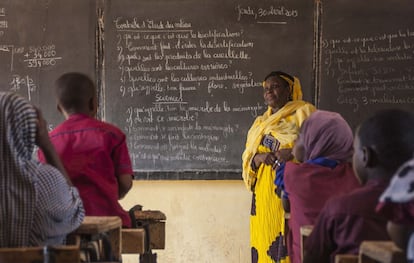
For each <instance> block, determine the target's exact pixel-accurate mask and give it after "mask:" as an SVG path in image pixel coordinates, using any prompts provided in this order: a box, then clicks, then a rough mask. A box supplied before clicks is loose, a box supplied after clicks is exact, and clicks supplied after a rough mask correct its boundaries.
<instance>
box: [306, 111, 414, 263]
mask: <svg viewBox="0 0 414 263" xmlns="http://www.w3.org/2000/svg"><path fill="white" fill-rule="evenodd" d="M413 124H414V115H413V114H411V113H409V112H405V111H401V110H385V111H380V112H378V113H376V114H375V115H373V116H372V117H371V118H368V119H367V120H365V121H364V122H363V123H362V124H361V125H360V127H359V128H358V129H357V131H356V135H355V140H354V155H353V165H354V170H355V173H356V175H357V176H358V178H359V180H360V181H361V183H362V185H363V186H362V187H361V188H359V189H357V190H355V191H353V192H351V193H349V194H347V195H343V196H340V197H336V198H332V199H330V200H329V201H328V202H327V203H326V204H325V206H324V208H323V209H322V211H321V214H320V216H319V218H318V220H317V222H316V224H315V227H314V229H313V231H312V234H311V235H310V236H309V238H308V239H307V241H306V244H305V249H306V252H305V258H304V262H305V263H311V262H321V263H323V262H334V258H335V255H336V254H342V253H344V254H356V253H358V250H359V246H360V244H361V242H362V241H363V240H385V239H389V236H388V234H387V231H386V223H387V219H386V218H385V217H384V216H381V215H379V214H377V213H376V212H375V207H376V205H377V202H378V198H379V196H380V195H381V193H382V192H383V191H384V189H385V188H386V187H387V185H388V183H389V180H390V178H391V176H392V175H393V174H394V172H395V171H396V170H397V169H398V167H399V166H400V165H401V164H402V163H404V162H405V161H406V160H408V159H410V158H411V156H412V153H413V151H414V133H413V132H412V130H413V129H412V128H413V127H412V126H413Z"/></svg>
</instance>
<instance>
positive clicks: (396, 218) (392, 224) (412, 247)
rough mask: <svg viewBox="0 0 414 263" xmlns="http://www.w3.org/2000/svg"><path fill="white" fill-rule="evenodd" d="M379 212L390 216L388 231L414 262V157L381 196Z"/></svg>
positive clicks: (399, 171) (408, 258)
mask: <svg viewBox="0 0 414 263" xmlns="http://www.w3.org/2000/svg"><path fill="white" fill-rule="evenodd" d="M377 211H378V212H379V213H382V214H385V215H386V216H387V217H388V218H389V220H390V221H389V222H388V225H387V228H388V233H389V234H390V236H391V238H392V240H393V241H394V242H395V243H396V244H397V246H399V247H400V248H402V249H403V250H405V251H406V253H407V262H414V158H413V159H411V160H410V161H408V162H406V163H405V164H403V165H402V166H401V167H400V168H399V169H398V171H397V172H396V173H395V175H394V176H393V178H392V180H391V182H390V185H389V186H388V188H387V189H386V190H385V191H384V193H383V194H382V195H381V197H380V203H379V204H378V206H377Z"/></svg>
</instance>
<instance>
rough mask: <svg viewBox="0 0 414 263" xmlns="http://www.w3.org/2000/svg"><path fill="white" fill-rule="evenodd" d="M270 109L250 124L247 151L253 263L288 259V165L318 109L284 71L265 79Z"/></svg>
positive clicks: (245, 171) (245, 166) (245, 163)
mask: <svg viewBox="0 0 414 263" xmlns="http://www.w3.org/2000/svg"><path fill="white" fill-rule="evenodd" d="M263 97H264V100H265V102H266V104H267V105H268V109H267V111H266V112H265V113H264V114H263V115H262V116H259V117H257V118H256V120H255V121H254V123H253V125H252V126H251V128H250V130H249V132H248V134H247V141H246V149H245V150H244V152H243V156H242V159H243V180H244V182H245V184H246V186H247V188H248V189H249V190H250V191H252V192H253V198H252V206H251V216H250V242H251V250H252V263H257V262H258V263H265V262H278V263H279V262H290V261H289V258H288V256H287V250H286V238H285V212H284V210H283V206H282V201H281V196H282V193H283V187H284V185H283V169H284V163H285V162H286V161H288V160H290V159H292V158H293V156H292V154H291V151H292V148H293V144H294V142H295V140H296V138H297V135H298V134H299V128H300V126H301V124H302V122H303V121H304V120H305V119H306V118H307V117H308V116H309V115H310V114H311V113H312V112H313V111H315V110H316V109H315V107H314V106H313V105H312V104H310V103H308V102H305V101H303V100H302V89H301V86H300V82H299V79H297V78H296V77H292V76H290V75H289V74H287V73H284V72H281V71H273V72H270V73H269V74H268V75H267V76H266V77H265V79H264V81H263Z"/></svg>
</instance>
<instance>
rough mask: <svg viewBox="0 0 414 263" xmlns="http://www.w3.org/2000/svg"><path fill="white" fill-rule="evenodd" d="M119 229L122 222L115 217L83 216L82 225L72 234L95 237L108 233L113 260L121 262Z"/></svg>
mask: <svg viewBox="0 0 414 263" xmlns="http://www.w3.org/2000/svg"><path fill="white" fill-rule="evenodd" d="M121 228H122V220H121V218H120V217H117V216H85V219H84V220H83V222H82V224H81V225H80V227H79V228H78V229H76V230H75V231H74V232H73V234H76V235H80V236H85V235H97V234H102V233H108V236H109V240H110V243H111V248H112V254H113V255H114V256H115V259H116V260H118V261H121V245H122V244H121Z"/></svg>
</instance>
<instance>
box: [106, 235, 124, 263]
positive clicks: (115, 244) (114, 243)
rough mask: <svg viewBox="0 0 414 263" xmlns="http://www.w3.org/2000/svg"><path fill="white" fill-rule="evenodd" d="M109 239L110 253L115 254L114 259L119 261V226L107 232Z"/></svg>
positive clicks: (120, 245)
mask: <svg viewBox="0 0 414 263" xmlns="http://www.w3.org/2000/svg"><path fill="white" fill-rule="evenodd" d="M108 235H109V240H110V242H111V248H112V254H113V255H114V256H115V259H116V260H118V261H119V262H121V260H122V258H121V248H122V244H121V242H122V240H121V228H117V229H113V230H111V231H109V232H108Z"/></svg>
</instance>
